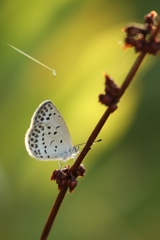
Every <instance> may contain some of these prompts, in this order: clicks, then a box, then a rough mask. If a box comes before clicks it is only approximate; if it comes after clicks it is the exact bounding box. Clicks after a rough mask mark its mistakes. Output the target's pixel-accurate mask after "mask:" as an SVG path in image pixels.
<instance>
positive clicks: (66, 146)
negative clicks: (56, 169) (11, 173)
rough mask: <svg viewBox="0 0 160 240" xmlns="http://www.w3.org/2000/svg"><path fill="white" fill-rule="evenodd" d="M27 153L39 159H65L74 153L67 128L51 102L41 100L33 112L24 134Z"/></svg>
mask: <svg viewBox="0 0 160 240" xmlns="http://www.w3.org/2000/svg"><path fill="white" fill-rule="evenodd" d="M25 145H26V149H27V151H28V153H29V154H30V155H31V156H32V157H35V158H37V159H39V160H63V161H65V160H67V159H69V158H72V157H74V156H75V155H76V152H77V151H78V149H76V147H73V145H72V141H71V137H70V134H69V131H68V128H67V126H66V124H65V122H64V120H63V118H62V116H61V114H60V113H59V111H58V110H57V108H56V107H55V106H54V105H53V103H52V102H51V101H49V100H47V101H45V102H43V103H42V104H41V105H40V106H39V107H38V108H37V110H36V111H35V113H34V114H33V117H32V119H31V124H30V128H29V129H28V131H27V133H26V136H25Z"/></svg>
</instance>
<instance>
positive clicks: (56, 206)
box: [40, 19, 160, 240]
mask: <svg viewBox="0 0 160 240" xmlns="http://www.w3.org/2000/svg"><path fill="white" fill-rule="evenodd" d="M159 30H160V19H159V21H158V24H157V27H156V29H155V31H154V32H153V34H152V35H151V37H150V41H151V40H153V39H154V38H155V37H156V35H157V33H158V32H159ZM145 55H146V53H145V52H140V53H139V55H138V57H137V59H136V61H135V63H134V64H133V66H132V68H131V69H130V71H129V73H128V74H127V76H126V78H125V80H124V82H123V84H122V86H121V88H120V93H119V99H120V98H121V97H122V96H123V94H124V92H125V90H126V89H127V88H128V86H129V84H130V83H131V81H132V80H133V77H134V75H135V74H136V72H137V70H138V68H139V66H140V64H141V63H142V61H143V59H144V57H145ZM114 110H116V108H115V109H113V108H112V106H110V107H108V108H107V110H106V111H105V112H104V114H103V116H102V117H101V119H100V120H99V122H98V123H97V125H96V127H95V128H94V130H93V132H92V133H91V135H90V137H89V138H88V141H87V143H86V145H85V147H84V148H83V150H82V151H81V153H80V155H79V157H78V158H77V160H76V161H75V163H74V164H73V166H72V167H71V168H70V171H71V172H72V174H73V175H74V173H75V172H76V171H77V168H78V167H79V165H80V164H81V163H82V161H83V159H84V157H85V156H86V155H87V153H88V151H89V150H90V149H91V146H92V144H93V142H94V141H95V139H96V138H97V136H98V134H99V132H100V131H101V129H102V127H103V126H104V124H105V122H106V120H107V119H108V118H109V116H110V114H111V113H112V112H113V111H114ZM67 189H68V186H67V185H64V186H63V187H62V189H61V191H60V192H59V194H58V196H57V199H56V201H55V203H54V205H53V208H52V209H51V212H50V215H49V218H48V220H47V222H46V224H45V227H44V230H43V232H42V235H41V238H40V239H41V240H46V239H47V236H48V234H49V232H50V229H51V227H52V224H53V222H54V220H55V218H56V215H57V213H58V210H59V208H60V206H61V204H62V201H63V198H64V196H65V194H66V192H67Z"/></svg>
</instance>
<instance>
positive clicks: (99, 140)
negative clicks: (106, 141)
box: [76, 139, 102, 147]
mask: <svg viewBox="0 0 160 240" xmlns="http://www.w3.org/2000/svg"><path fill="white" fill-rule="evenodd" d="M101 141H102V139H98V140H95V141H94V142H93V144H95V143H97V142H101ZM82 145H83V146H84V145H86V143H80V144H78V145H76V147H79V146H82Z"/></svg>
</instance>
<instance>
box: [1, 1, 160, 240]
mask: <svg viewBox="0 0 160 240" xmlns="http://www.w3.org/2000/svg"><path fill="white" fill-rule="evenodd" d="M0 6H1V7H0V18H1V19H0V22H1V25H0V28H1V44H0V49H1V58H0V59H1V64H0V75H1V77H0V112H1V117H0V126H1V127H0V136H1V143H0V149H1V151H0V239H5V240H9V239H16V240H19V239H23V240H28V239H30V240H32V239H39V237H40V235H41V232H42V230H43V227H44V224H45V222H46V219H47V217H48V214H49V212H50V209H51V207H52V205H53V202H54V200H55V198H56V196H57V193H58V190H57V185H56V184H55V183H54V182H51V181H50V175H51V174H52V171H53V170H54V169H56V168H57V167H58V164H57V162H39V161H36V160H34V159H32V158H31V157H30V156H29V155H28V154H27V152H26V150H25V146H24V136H25V133H26V130H27V129H28V127H29V124H30V119H31V117H32V114H33V112H34V111H35V109H36V108H37V107H38V105H39V104H40V103H41V102H42V101H44V100H46V99H50V100H52V101H53V102H54V103H55V105H56V106H57V108H58V109H59V110H60V112H61V114H62V115H63V117H64V119H65V121H66V123H67V125H68V128H69V130H70V133H71V136H72V139H73V143H74V144H78V143H81V142H85V141H86V140H87V138H88V136H89V135H90V133H91V131H92V130H93V128H94V126H95V125H96V123H97V121H98V120H99V119H100V117H101V115H102V114H103V112H104V111H105V107H104V106H103V105H101V104H100V103H98V95H99V94H100V93H103V92H104V77H103V74H102V73H103V72H104V71H105V72H107V73H108V74H109V75H110V76H111V77H112V78H113V79H114V80H115V81H116V82H117V84H119V85H120V84H121V83H122V81H123V79H124V77H125V76H126V74H127V72H128V71H129V69H130V67H131V65H132V64H133V62H134V60H135V58H136V55H135V53H134V51H133V50H132V49H131V50H128V51H123V50H122V47H123V39H124V33H123V32H122V31H121V29H122V28H124V27H125V25H126V24H127V23H130V22H134V21H136V22H143V16H144V15H145V14H146V13H148V12H150V11H151V10H155V11H157V12H159V11H160V3H159V2H158V1H152V2H151V1H150V2H148V3H146V1H144V0H142V1H141V2H140V1H138V0H134V1H125V0H124V1H116V0H113V1H105V0H95V1H91V0H86V1H83V0H82V1H73V0H59V1H51V0H48V1H35V0H32V1H18V0H15V1H2V2H1V4H0ZM5 42H9V43H10V44H12V45H14V46H15V47H18V48H19V49H21V50H23V51H24V52H26V53H28V54H30V55H31V56H33V57H35V58H37V59H38V60H39V61H42V62H43V63H45V64H46V65H48V66H50V67H52V68H55V69H56V72H57V77H56V78H54V77H53V76H52V74H51V72H50V71H48V70H47V69H45V68H43V67H41V66H40V65H38V64H36V63H34V62H33V61H31V60H29V59H27V58H26V57H24V56H23V55H21V54H20V53H18V52H16V51H15V50H13V49H11V48H10V47H8V46H7V45H5ZM159 66H160V59H159V58H158V57H152V56H147V58H146V59H145V61H144V62H143V64H142V66H141V68H140V70H139V72H138V74H137V75H136V77H135V79H134V80H135V81H133V83H132V84H131V86H130V87H129V89H128V90H127V92H126V94H125V96H124V97H123V98H122V100H121V102H120V103H119V108H118V110H117V111H116V112H115V113H114V114H113V115H111V117H110V119H109V121H108V122H107V124H106V125H105V126H104V128H103V129H102V131H101V133H100V135H99V138H102V139H103V141H102V142H101V143H97V144H95V145H94V147H93V148H92V150H91V151H90V152H89V154H88V155H87V157H86V159H85V160H84V164H85V167H86V176H85V177H84V178H83V179H79V184H78V187H77V188H76V190H75V191H74V193H73V194H69V193H68V194H67V195H66V198H65V200H64V202H63V205H62V207H61V209H60V211H59V213H58V216H57V218H56V221H55V224H54V226H53V228H52V231H51V233H50V235H49V238H48V239H66V240H67V239H76V240H79V239H84V240H87V239H93V240H97V239H109V240H128V239H129V240H150V239H154V240H156V239H159V238H160V161H159V160H160V107H159V105H160V104H159V103H160V71H159ZM68 163H69V164H72V163H73V160H72V161H71V160H70V161H69V162H68Z"/></svg>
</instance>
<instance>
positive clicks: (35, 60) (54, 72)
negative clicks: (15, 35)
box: [6, 43, 56, 77]
mask: <svg viewBox="0 0 160 240" xmlns="http://www.w3.org/2000/svg"><path fill="white" fill-rule="evenodd" d="M6 44H7V45H8V46H9V47H11V48H13V49H14V50H16V51H17V52H20V53H21V54H23V55H24V56H26V57H28V58H30V59H31V60H33V61H34V62H36V63H38V64H40V65H41V66H43V67H45V68H47V69H49V70H50V71H51V72H52V74H53V76H54V77H56V71H55V70H54V69H52V68H50V67H48V66H46V65H45V64H44V63H42V62H40V61H38V60H37V59H35V58H33V57H31V56H30V55H28V54H27V53H25V52H23V51H21V50H20V49H18V48H16V47H14V46H13V45H11V44H9V43H6Z"/></svg>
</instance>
